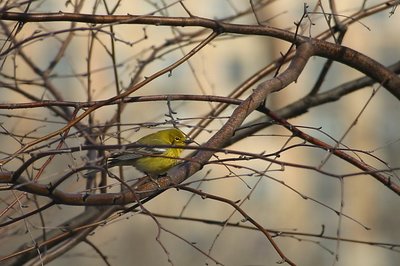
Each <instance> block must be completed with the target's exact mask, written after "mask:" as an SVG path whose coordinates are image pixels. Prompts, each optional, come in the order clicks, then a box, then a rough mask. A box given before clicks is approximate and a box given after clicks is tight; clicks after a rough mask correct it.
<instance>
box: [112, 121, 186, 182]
mask: <svg viewBox="0 0 400 266" xmlns="http://www.w3.org/2000/svg"><path fill="white" fill-rule="evenodd" d="M190 142H191V141H190V140H189V139H187V138H186V136H185V135H184V134H183V133H182V131H180V130H179V129H176V128H172V129H165V130H160V131H157V132H155V133H153V134H149V135H146V136H144V137H142V138H141V139H139V140H137V141H136V142H135V143H137V144H143V145H149V146H148V147H142V148H127V149H126V150H124V151H120V152H115V153H112V154H111V155H110V157H109V158H108V160H107V168H110V167H114V166H119V165H132V166H134V167H135V168H136V169H137V170H139V171H141V172H143V173H145V174H147V175H149V176H150V177H157V176H158V175H160V174H164V173H166V172H167V171H168V170H169V169H170V168H172V167H173V166H175V165H176V164H178V163H179V159H178V158H179V155H180V154H181V153H182V150H183V149H181V148H179V147H170V148H163V147H157V145H174V146H185V145H186V144H188V143H190ZM152 146H154V147H152Z"/></svg>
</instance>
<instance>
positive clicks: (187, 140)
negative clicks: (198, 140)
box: [184, 139, 194, 144]
mask: <svg viewBox="0 0 400 266" xmlns="http://www.w3.org/2000/svg"><path fill="white" fill-rule="evenodd" d="M184 142H185V144H190V143H193V142H194V141H193V140H192V139H186V140H185V141H184Z"/></svg>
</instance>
